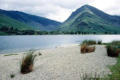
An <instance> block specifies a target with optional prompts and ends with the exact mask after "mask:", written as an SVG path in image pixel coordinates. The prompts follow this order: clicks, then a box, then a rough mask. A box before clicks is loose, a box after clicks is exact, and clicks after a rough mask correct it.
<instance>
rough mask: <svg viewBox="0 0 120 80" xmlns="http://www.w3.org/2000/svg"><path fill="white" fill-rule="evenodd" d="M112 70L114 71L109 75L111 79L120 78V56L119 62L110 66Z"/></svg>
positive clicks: (116, 79)
mask: <svg viewBox="0 0 120 80" xmlns="http://www.w3.org/2000/svg"><path fill="white" fill-rule="evenodd" d="M110 70H111V72H112V74H111V75H109V78H110V80H120V56H119V57H118V58H117V63H116V64H115V65H113V66H111V67H110Z"/></svg>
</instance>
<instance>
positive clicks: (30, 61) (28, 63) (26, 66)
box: [20, 51, 36, 74]
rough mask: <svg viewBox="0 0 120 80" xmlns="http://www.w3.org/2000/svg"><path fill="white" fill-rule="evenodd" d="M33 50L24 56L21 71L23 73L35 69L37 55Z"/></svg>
mask: <svg viewBox="0 0 120 80" xmlns="http://www.w3.org/2000/svg"><path fill="white" fill-rule="evenodd" d="M33 53H34V52H33V51H29V52H28V53H27V54H26V56H25V57H23V58H22V62H21V66H20V72H21V73H22V74H26V73H29V72H31V71H33V65H34V59H35V57H36V55H33Z"/></svg>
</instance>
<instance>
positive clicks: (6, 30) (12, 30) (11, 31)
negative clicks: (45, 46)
mask: <svg viewBox="0 0 120 80" xmlns="http://www.w3.org/2000/svg"><path fill="white" fill-rule="evenodd" d="M0 31H1V32H4V33H6V34H7V35H49V34H118V33H117V32H103V33H97V32H82V31H69V32H66V31H59V30H58V31H36V30H19V29H17V28H13V27H7V26H2V27H0Z"/></svg>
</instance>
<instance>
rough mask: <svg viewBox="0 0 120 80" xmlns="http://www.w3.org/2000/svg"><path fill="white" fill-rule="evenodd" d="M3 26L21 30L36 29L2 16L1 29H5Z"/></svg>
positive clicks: (0, 17)
mask: <svg viewBox="0 0 120 80" xmlns="http://www.w3.org/2000/svg"><path fill="white" fill-rule="evenodd" d="M3 26H6V27H13V28H17V29H19V30H26V29H34V28H32V27H31V26H28V25H26V24H24V23H22V22H19V21H17V20H14V19H12V18H10V17H7V16H5V15H2V14H0V27H3Z"/></svg>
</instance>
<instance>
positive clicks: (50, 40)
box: [0, 35, 120, 53]
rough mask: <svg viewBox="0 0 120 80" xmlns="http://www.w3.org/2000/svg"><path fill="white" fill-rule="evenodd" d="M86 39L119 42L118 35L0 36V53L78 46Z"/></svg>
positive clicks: (119, 36)
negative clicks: (70, 45) (68, 45)
mask: <svg viewBox="0 0 120 80" xmlns="http://www.w3.org/2000/svg"><path fill="white" fill-rule="evenodd" d="M86 39H93V40H102V41H103V42H110V41H113V40H120V35H38V36H37V35H33V36H29V35H26V36H0V53H13V52H21V51H27V50H30V49H45V48H54V47H57V46H61V45H67V44H79V43H81V42H82V41H83V40H86Z"/></svg>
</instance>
